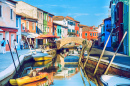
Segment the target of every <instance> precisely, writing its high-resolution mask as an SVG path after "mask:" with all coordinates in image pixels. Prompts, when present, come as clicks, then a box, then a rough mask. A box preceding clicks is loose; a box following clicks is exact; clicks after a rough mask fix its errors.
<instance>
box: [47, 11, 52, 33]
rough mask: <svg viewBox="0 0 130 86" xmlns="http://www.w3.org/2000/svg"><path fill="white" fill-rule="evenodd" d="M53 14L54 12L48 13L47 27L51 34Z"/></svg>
mask: <svg viewBox="0 0 130 86" xmlns="http://www.w3.org/2000/svg"><path fill="white" fill-rule="evenodd" d="M53 16H54V15H53V14H50V13H48V19H47V27H48V34H49V35H53Z"/></svg>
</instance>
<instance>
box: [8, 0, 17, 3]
mask: <svg viewBox="0 0 130 86" xmlns="http://www.w3.org/2000/svg"><path fill="white" fill-rule="evenodd" d="M7 1H10V2H12V3H15V4H16V3H17V2H16V1H14V0H7Z"/></svg>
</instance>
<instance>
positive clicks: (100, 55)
mask: <svg viewBox="0 0 130 86" xmlns="http://www.w3.org/2000/svg"><path fill="white" fill-rule="evenodd" d="M112 32H113V29H112V30H111V33H110V35H109V37H108V39H107V41H106V44H105V46H104V48H103V51H102V54H101V55H100V58H99V61H98V63H97V65H96V68H95V70H94V75H95V74H96V72H97V69H98V65H99V63H100V61H101V59H102V56H103V54H104V52H105V49H106V46H107V44H108V41H109V39H110V36H111V35H112Z"/></svg>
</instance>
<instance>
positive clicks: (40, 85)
mask: <svg viewBox="0 0 130 86" xmlns="http://www.w3.org/2000/svg"><path fill="white" fill-rule="evenodd" d="M43 85H44V86H46V85H48V80H47V79H46V78H44V79H41V80H39V81H36V82H32V83H28V84H24V86H43Z"/></svg>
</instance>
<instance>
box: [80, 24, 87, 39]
mask: <svg viewBox="0 0 130 86" xmlns="http://www.w3.org/2000/svg"><path fill="white" fill-rule="evenodd" d="M83 27H86V25H82V24H79V37H80V38H82V29H83Z"/></svg>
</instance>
